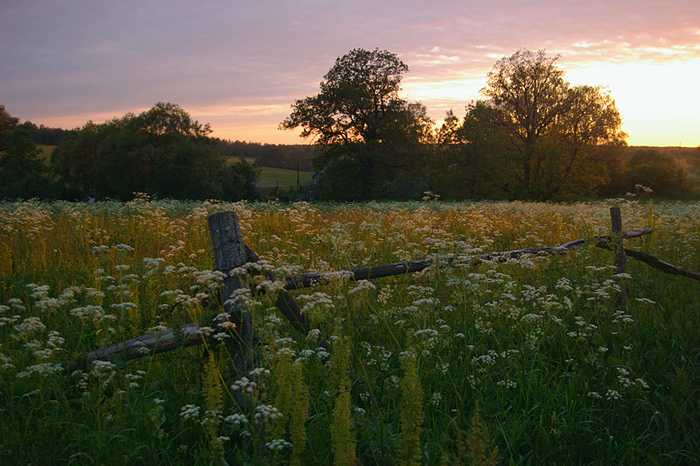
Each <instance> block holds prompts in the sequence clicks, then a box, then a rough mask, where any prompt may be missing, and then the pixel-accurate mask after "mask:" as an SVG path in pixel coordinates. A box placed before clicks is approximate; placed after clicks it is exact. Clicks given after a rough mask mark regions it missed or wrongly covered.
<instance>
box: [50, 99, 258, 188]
mask: <svg viewBox="0 0 700 466" xmlns="http://www.w3.org/2000/svg"><path fill="white" fill-rule="evenodd" d="M210 133H211V129H210V127H209V125H201V124H200V123H198V122H197V121H194V120H192V119H191V118H190V116H189V114H188V113H187V112H185V110H183V109H182V108H181V107H179V106H177V105H175V104H171V103H158V104H156V106H154V107H153V108H152V109H150V110H148V111H146V112H143V113H141V114H139V115H133V114H127V115H125V116H123V117H122V118H119V119H114V120H112V121H109V122H107V123H104V124H102V125H96V124H94V123H92V122H89V123H87V124H86V125H85V126H84V127H83V128H82V129H81V130H80V131H79V132H77V134H75V135H74V136H72V137H68V138H67V139H66V140H64V141H63V142H62V143H61V144H60V145H59V147H58V148H57V149H56V151H55V153H54V154H53V157H52V164H53V166H54V167H55V170H56V172H57V173H58V174H59V176H60V178H61V180H62V182H63V184H64V187H65V195H66V196H68V197H71V196H73V197H83V196H85V195H87V194H88V193H92V192H94V193H97V194H98V195H99V196H102V197H111V198H116V199H124V200H126V199H131V198H132V197H133V193H135V192H144V193H147V194H149V195H155V196H159V197H171V198H175V199H226V200H238V199H244V198H247V199H254V198H256V197H257V194H256V191H255V189H254V184H255V181H256V179H257V173H258V172H257V170H256V169H255V168H254V167H252V166H251V165H250V164H249V163H247V162H245V161H243V160H241V162H240V163H236V164H228V163H227V161H226V159H225V158H224V157H222V156H221V155H219V154H218V153H217V152H216V150H215V149H214V147H215V141H214V140H213V139H211V138H209V134H210Z"/></svg>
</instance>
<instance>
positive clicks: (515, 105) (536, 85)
mask: <svg viewBox="0 0 700 466" xmlns="http://www.w3.org/2000/svg"><path fill="white" fill-rule="evenodd" d="M558 59H559V56H555V57H547V56H546V55H545V52H544V50H540V51H539V52H537V53H535V52H532V51H530V50H518V51H517V52H516V53H515V54H514V55H512V56H510V57H504V58H502V59H501V60H499V61H498V62H496V64H495V65H494V67H493V69H492V70H491V71H490V72H489V73H488V75H487V76H488V80H487V83H486V87H485V88H484V89H482V90H481V92H482V93H483V94H484V95H485V96H486V97H490V99H491V103H492V104H493V106H494V107H495V108H497V109H498V110H499V111H500V121H499V123H500V125H501V126H502V127H503V128H504V129H505V130H506V131H507V133H508V134H509V135H510V136H511V137H512V140H513V143H514V144H515V147H516V148H517V150H518V152H519V159H520V160H519V161H520V168H521V173H520V182H521V184H522V189H524V190H525V192H527V193H529V192H530V191H531V187H532V183H533V179H537V176H538V173H537V168H538V163H539V160H538V157H537V153H536V151H535V147H536V144H537V142H538V140H539V139H540V137H542V136H543V135H544V134H545V132H546V131H547V129H548V128H549V127H550V125H551V124H552V123H553V122H554V121H555V120H556V118H557V116H558V115H560V114H561V113H562V111H563V110H564V108H563V106H564V105H565V102H566V92H567V89H568V83H567V82H566V81H564V77H563V76H564V72H563V71H561V70H559V69H558V68H557V67H556V66H555V62H556V61H557V60H558Z"/></svg>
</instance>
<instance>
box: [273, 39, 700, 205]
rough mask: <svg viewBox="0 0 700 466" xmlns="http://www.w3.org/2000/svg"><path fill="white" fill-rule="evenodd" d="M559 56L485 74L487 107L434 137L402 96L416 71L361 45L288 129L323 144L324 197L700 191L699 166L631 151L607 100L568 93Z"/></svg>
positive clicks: (556, 197) (590, 93)
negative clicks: (692, 173)
mask: <svg viewBox="0 0 700 466" xmlns="http://www.w3.org/2000/svg"><path fill="white" fill-rule="evenodd" d="M558 58H559V57H558V56H554V57H550V56H547V55H546V54H545V52H544V51H538V52H532V51H529V50H519V51H518V52H516V53H515V54H514V55H512V56H510V57H504V58H503V59H501V60H499V61H498V62H497V63H496V64H495V65H494V67H493V69H492V70H491V71H490V72H489V73H488V75H487V84H486V86H485V87H484V88H483V89H482V90H481V94H482V95H483V97H484V99H482V100H478V101H473V102H471V103H469V104H468V105H467V106H466V107H465V110H466V112H465V114H463V115H464V116H460V115H457V114H456V113H454V112H452V111H449V112H448V113H447V115H446V117H445V121H444V124H443V125H442V126H441V127H440V128H439V129H438V130H437V131H436V130H435V129H434V123H433V122H432V121H431V120H430V119H429V118H428V117H427V110H426V108H425V107H424V106H423V105H422V104H421V103H420V102H409V101H407V100H405V99H402V98H401V97H400V96H399V91H400V89H401V86H400V84H401V79H402V75H403V74H404V73H405V72H407V71H408V67H407V66H406V65H405V64H404V63H403V62H402V61H401V60H400V59H399V58H398V57H397V56H396V55H395V54H393V53H391V52H388V51H385V50H379V49H376V50H374V51H368V50H363V49H355V50H352V51H350V52H349V53H348V54H346V55H345V56H343V57H340V58H338V59H337V60H336V62H335V65H334V66H333V67H332V68H331V69H330V71H329V72H328V73H327V74H326V75H325V76H324V81H322V82H321V85H320V88H321V92H320V93H319V94H317V95H315V96H310V97H306V98H304V99H300V100H297V101H296V102H295V103H294V104H293V105H292V113H291V114H290V115H289V116H288V117H287V118H286V119H285V120H284V121H283V122H282V123H281V127H282V128H285V129H290V130H292V129H301V136H303V137H309V136H313V137H314V139H315V144H316V145H317V146H318V147H319V150H320V153H319V155H318V156H317V157H315V158H314V166H315V168H316V169H317V170H319V171H320V177H319V178H318V179H319V181H318V182H319V186H320V198H321V199H328V200H348V201H354V200H370V199H382V198H389V199H420V198H421V197H423V193H424V191H431V192H432V193H434V194H437V195H440V196H441V198H442V199H449V200H452V199H454V200H463V199H507V200H518V199H522V200H538V201H568V200H576V199H584V198H593V197H611V196H615V197H617V196H624V195H626V194H627V193H632V194H635V193H637V192H638V191H642V192H644V193H648V192H649V190H650V189H651V190H652V191H653V192H654V193H655V194H656V195H660V196H664V197H688V196H692V195H697V193H693V189H692V188H693V187H694V186H695V187H697V183H695V181H697V180H695V181H694V180H693V179H691V177H689V176H687V170H688V169H691V168H693V167H690V166H683V164H682V163H678V161H677V160H676V159H674V157H673V156H672V155H669V154H668V153H666V152H665V151H661V150H656V149H645V148H640V149H633V150H630V148H629V147H628V145H627V142H626V138H627V134H626V133H624V132H623V131H622V117H621V116H620V114H619V112H618V110H617V107H616V105H615V101H614V100H613V98H612V97H611V95H610V93H609V92H608V91H607V90H605V89H604V88H602V87H600V86H587V85H578V86H571V85H570V84H569V83H568V82H567V81H565V80H564V72H563V71H562V70H560V69H559V68H558V67H557V66H556V61H557V60H558ZM686 165H687V164H686Z"/></svg>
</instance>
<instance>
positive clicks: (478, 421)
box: [0, 198, 700, 466]
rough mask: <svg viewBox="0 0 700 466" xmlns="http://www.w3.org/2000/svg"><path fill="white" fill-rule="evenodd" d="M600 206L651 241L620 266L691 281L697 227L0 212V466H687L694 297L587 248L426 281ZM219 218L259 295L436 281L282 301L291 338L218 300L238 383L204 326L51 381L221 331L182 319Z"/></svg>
mask: <svg viewBox="0 0 700 466" xmlns="http://www.w3.org/2000/svg"><path fill="white" fill-rule="evenodd" d="M613 204H614V205H619V206H620V207H621V209H622V215H623V221H624V223H623V229H624V230H630V229H641V228H644V227H647V226H651V227H653V228H654V230H655V231H654V233H653V234H651V235H648V236H645V237H643V238H640V239H632V240H626V246H627V247H628V248H631V249H639V250H644V251H646V252H648V253H649V254H652V255H654V256H657V257H659V258H661V259H663V260H665V261H667V262H670V263H672V264H675V265H678V266H680V267H683V268H686V269H688V270H693V271H700V204H699V203H654V204H652V203H651V202H650V201H649V200H646V201H640V200H637V201H629V200H615V201H607V202H596V203H580V204H572V205H554V204H534V203H463V204H449V203H437V202H430V201H426V202H423V203H397V204H376V203H370V204H352V205H312V204H307V203H296V204H291V205H289V204H288V205H281V204H275V203H260V204H252V203H236V204H224V203H186V202H173V201H157V202H154V201H149V200H148V199H145V198H141V199H137V200H134V201H132V202H129V203H117V202H105V203H93V204H87V203H83V204H75V203H62V202H56V203H36V202H25V203H4V204H0V464H3V465H10V464H22V465H25V464H42V465H44V464H66V465H73V464H75V465H83V464H85V465H88V464H89V465H92V464H103V465H108V464H115V465H123V464H154V465H155V464H158V465H180V464H197V465H204V464H256V465H257V464H261V465H262V464H301V465H316V464H321V465H330V464H356V465H357V464H362V465H364V466H369V465H393V464H402V465H403V464H430V465H438V464H440V465H464V464H502V465H511V464H513V465H514V464H532V465H542V464H558V465H564V464H567V465H568V464H595V465H613V464H614V465H619V464H624V465H638V464H659V465H678V464H688V465H692V464H698V463H699V460H698V458H700V436H698V433H699V432H700V390H699V389H700V312H698V303H699V302H700V286H699V285H698V282H697V281H693V280H690V279H688V278H685V277H679V276H671V275H665V274H663V273H661V272H659V271H657V270H655V269H652V268H650V267H648V266H647V265H645V264H642V263H637V262H634V261H633V260H632V259H628V270H627V274H625V275H622V276H620V275H616V274H615V271H614V269H613V267H611V264H612V263H613V258H612V254H611V253H610V252H609V251H605V250H601V249H598V248H595V247H593V246H584V247H582V248H581V249H578V250H577V251H574V252H572V253H570V254H568V255H562V256H547V257H527V258H523V259H520V260H517V261H509V262H505V263H503V262H494V263H482V264H480V265H473V264H467V263H462V264H458V265H456V266H447V265H446V264H445V262H444V261H441V260H440V259H441V258H444V257H446V255H448V254H457V255H470V254H475V253H481V252H490V251H503V250H511V249H518V248H524V247H529V246H553V245H556V244H560V243H564V242H567V241H570V240H573V239H576V238H582V237H592V236H594V235H602V234H608V233H609V228H610V227H609V224H610V219H609V207H610V206H611V205H613ZM225 210H233V211H235V212H236V213H237V214H238V217H239V219H240V224H241V230H242V232H243V235H244V237H245V241H246V243H247V244H248V245H250V247H251V248H252V249H253V250H254V251H255V252H257V253H258V255H259V256H260V257H261V259H262V262H261V267H262V268H264V269H267V270H273V271H274V272H275V273H276V275H277V276H278V277H281V276H284V275H289V274H296V273H300V272H304V271H311V270H316V271H326V270H336V269H343V268H353V267H358V266H365V265H374V264H383V263H391V262H396V261H403V260H409V259H419V258H424V257H428V256H430V257H434V258H436V261H435V265H434V266H432V267H430V268H429V269H427V270H426V271H424V272H421V273H418V274H411V275H405V276H397V277H391V278H383V279H380V280H375V281H372V282H368V281H361V282H358V283H355V282H349V281H347V280H346V279H344V278H343V276H342V275H339V276H338V278H337V279H335V280H332V282H331V283H330V284H327V285H323V286H318V287H315V288H309V289H303V290H297V291H293V292H292V294H293V296H294V298H295V299H296V300H297V302H298V303H299V304H300V306H301V307H302V309H303V311H304V312H305V313H306V314H307V315H308V316H309V318H310V320H311V322H312V324H313V329H314V330H312V331H311V332H309V333H308V334H307V335H302V334H299V333H297V332H296V331H295V330H294V329H293V328H292V327H291V326H290V325H289V324H288V323H287V322H286V321H284V320H283V319H282V317H281V314H280V313H279V312H278V311H277V310H276V309H275V308H274V306H273V305H272V303H273V299H274V296H273V295H274V290H275V288H276V285H275V284H274V283H269V282H268V283H259V285H260V287H259V288H261V289H264V290H266V291H263V292H261V293H259V294H255V295H253V294H250V293H247V294H241V295H240V296H239V297H238V299H239V300H240V302H241V303H242V304H243V305H246V306H248V307H249V309H250V312H251V313H252V316H253V322H254V324H255V331H256V336H257V338H258V339H259V345H258V346H257V348H256V351H257V355H256V357H257V368H256V369H251V370H250V371H249V373H247V374H238V376H235V374H231V370H230V367H231V361H230V357H229V353H228V352H227V351H226V349H227V347H229V345H230V342H231V341H232V340H233V338H232V335H233V333H231V332H230V333H212V329H211V328H210V327H208V326H207V325H205V324H203V325H202V327H201V328H200V332H201V333H202V334H203V335H206V336H207V337H206V340H205V341H206V343H205V345H204V346H194V347H187V348H185V347H181V348H179V349H177V350H175V351H172V352H168V353H162V354H159V355H155V356H149V355H148V354H145V355H144V357H143V358H140V359H137V360H132V361H128V362H124V361H119V360H115V361H112V362H96V363H94V364H90V365H89V366H87V367H85V368H84V370H80V371H75V372H72V373H68V372H66V371H65V370H64V369H63V367H62V366H61V365H60V363H61V362H64V361H68V360H71V359H73V358H76V357H78V356H80V355H82V354H85V353H88V352H90V351H92V350H95V349H98V348H101V347H105V346H108V345H110V344H113V343H117V342H121V341H124V340H127V339H129V338H134V337H137V336H139V335H143V334H146V333H150V332H155V331H159V330H162V329H164V328H168V327H175V326H178V325H181V324H185V323H188V322H196V321H202V322H206V321H207V320H209V321H210V320H211V318H212V316H213V315H216V314H217V313H219V312H221V310H220V308H219V309H210V308H205V307H203V304H202V300H201V298H202V297H204V296H206V292H207V291H208V290H211V289H216V288H217V286H218V280H219V279H220V274H217V273H215V272H214V271H212V270H211V269H212V268H213V253H212V251H211V245H210V239H209V233H208V230H207V216H208V215H209V214H211V213H214V212H220V211H225ZM256 283H258V282H256ZM622 284H625V286H626V289H627V300H628V306H627V308H626V309H618V310H616V309H615V308H614V304H613V303H614V300H615V296H616V294H617V291H618V290H619V289H620V287H621V285H622ZM325 341H327V342H328V344H326V343H324V342H325ZM355 457H356V458H357V460H356V462H355V463H353V458H355Z"/></svg>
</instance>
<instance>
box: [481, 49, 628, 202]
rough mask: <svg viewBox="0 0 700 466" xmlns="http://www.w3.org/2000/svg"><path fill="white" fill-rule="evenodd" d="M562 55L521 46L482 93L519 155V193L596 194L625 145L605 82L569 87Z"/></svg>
mask: <svg viewBox="0 0 700 466" xmlns="http://www.w3.org/2000/svg"><path fill="white" fill-rule="evenodd" d="M558 58H559V56H554V57H548V56H547V55H546V54H545V52H544V51H543V50H540V51H538V52H532V51H529V50H519V51H518V52H516V53H515V54H514V55H512V56H511V57H504V58H503V59H501V60H499V61H498V62H497V63H496V64H495V66H494V68H493V69H492V70H491V71H490V72H489V74H488V81H487V85H486V87H485V88H484V89H482V90H481V92H482V93H483V94H484V95H485V96H487V97H489V98H490V104H491V105H492V106H493V107H494V108H495V109H496V110H497V111H498V112H499V117H498V119H497V120H496V121H497V124H498V125H499V126H500V127H501V128H503V130H504V131H505V132H506V134H507V135H508V138H509V141H510V142H511V144H512V146H513V147H514V148H515V150H516V152H517V157H516V158H515V159H514V160H513V162H514V164H515V167H516V169H517V180H518V183H516V184H515V186H513V192H514V194H516V197H517V194H519V195H520V196H522V197H528V198H538V199H550V198H552V197H560V196H563V195H568V194H577V195H581V194H591V193H592V192H593V190H594V189H595V188H596V187H597V186H600V185H601V184H603V183H605V182H606V181H607V180H608V171H609V170H610V169H611V168H612V167H614V166H615V165H616V164H618V163H619V161H620V160H621V150H620V148H621V147H622V146H624V145H625V144H626V143H625V141H624V139H625V137H626V134H625V133H623V132H622V131H621V129H620V128H621V124H622V120H621V118H620V115H619V112H618V111H617V108H616V107H615V102H614V101H613V100H612V98H611V97H610V95H609V94H608V93H606V92H604V91H603V90H602V88H600V87H592V86H577V87H573V88H570V87H569V84H568V83H567V82H566V81H565V80H564V72H563V71H562V70H560V69H558V68H557V67H556V61H557V60H558Z"/></svg>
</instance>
